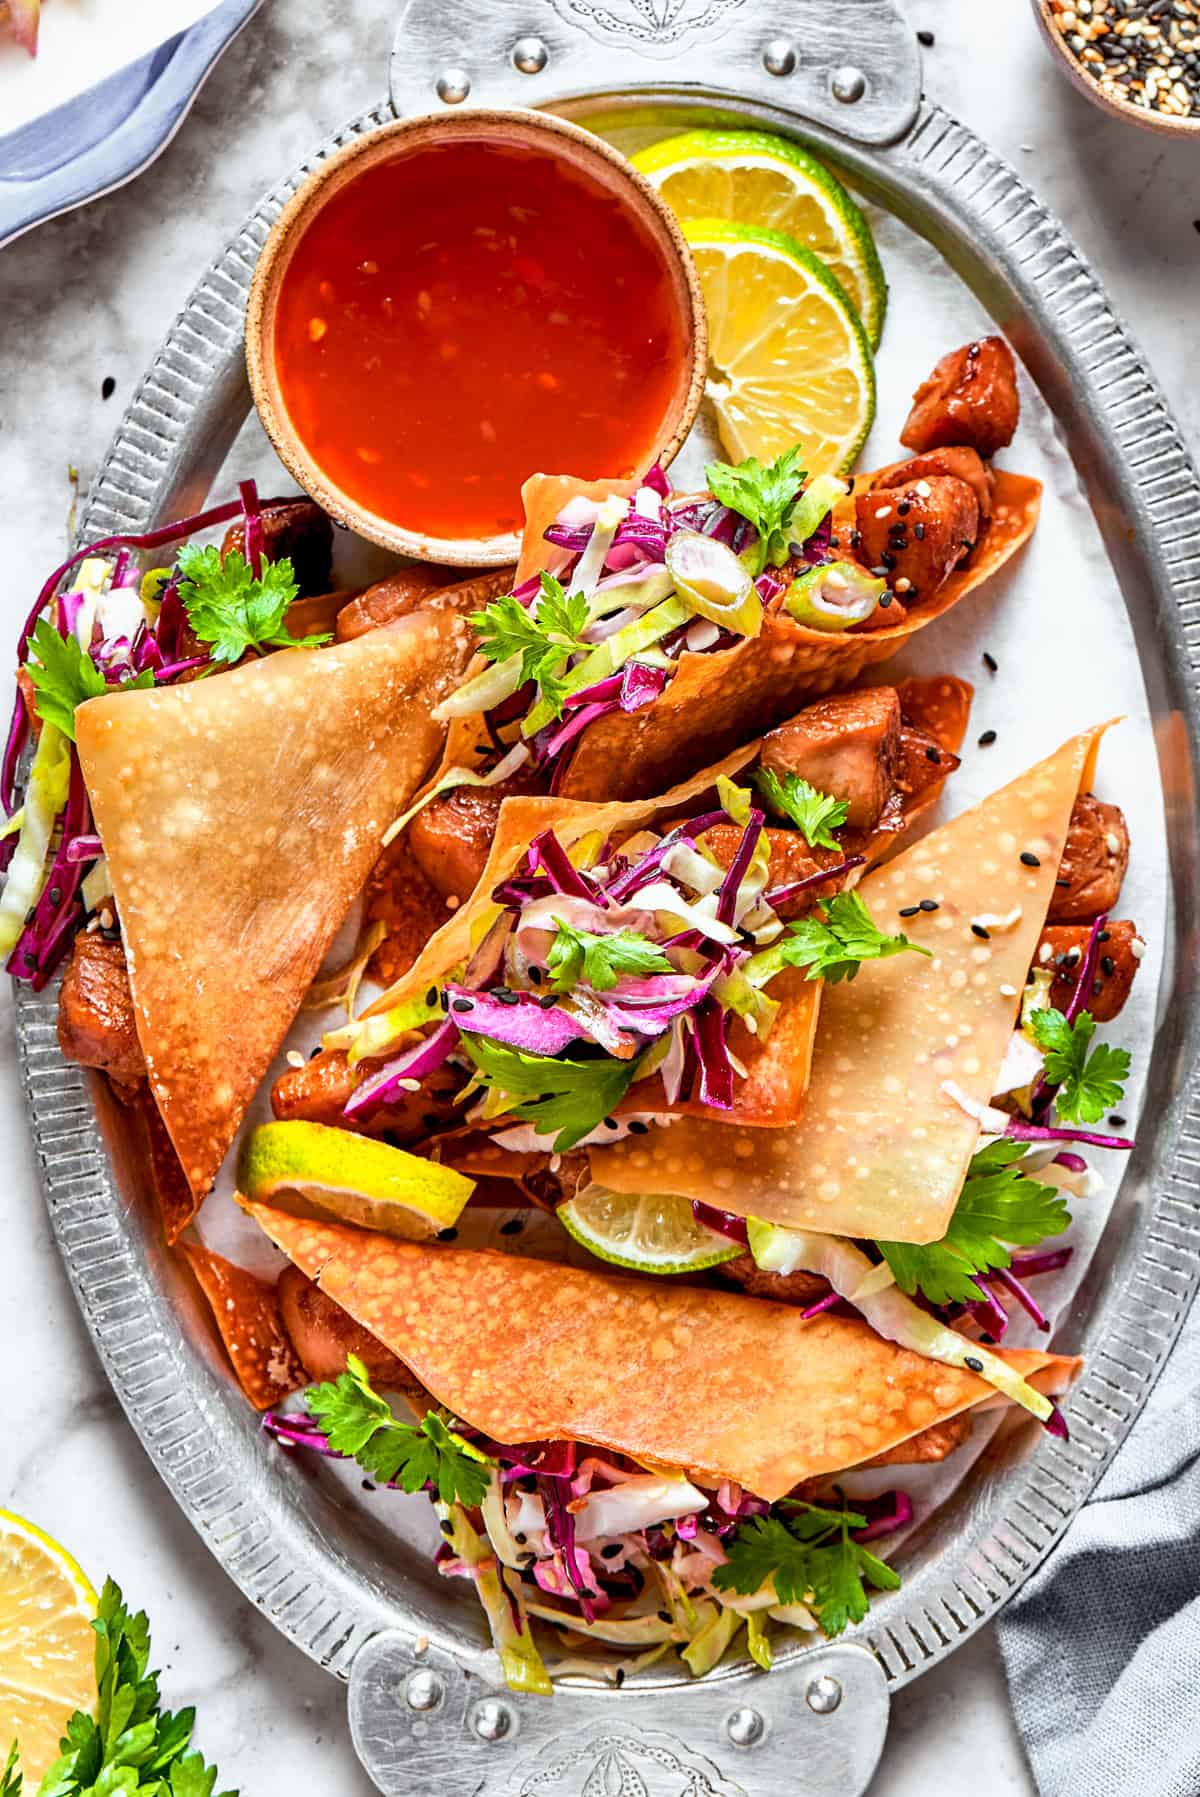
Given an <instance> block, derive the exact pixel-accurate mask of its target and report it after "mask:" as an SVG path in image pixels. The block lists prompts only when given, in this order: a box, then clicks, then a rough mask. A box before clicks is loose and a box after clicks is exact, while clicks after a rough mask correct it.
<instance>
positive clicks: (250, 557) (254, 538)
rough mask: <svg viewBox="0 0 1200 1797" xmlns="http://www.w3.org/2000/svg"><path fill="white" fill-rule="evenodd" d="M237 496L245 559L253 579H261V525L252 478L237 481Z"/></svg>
mask: <svg viewBox="0 0 1200 1797" xmlns="http://www.w3.org/2000/svg"><path fill="white" fill-rule="evenodd" d="M238 496H239V498H240V499H241V502H242V516H243V518H244V520H245V535H246V561H247V563H248V564H249V568H250V572H251V574H253V576H254V578H255V580H261V579H262V560H263V527H262V517H261V515H260V513H259V509H258V487H257V486H256V485H255V483H254V481H252V480H243V481H239V482H238Z"/></svg>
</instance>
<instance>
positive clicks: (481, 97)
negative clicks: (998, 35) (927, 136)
mask: <svg viewBox="0 0 1200 1797" xmlns="http://www.w3.org/2000/svg"><path fill="white" fill-rule="evenodd" d="M646 88H657V89H662V88H670V89H671V90H673V91H674V92H677V93H684V94H686V93H687V92H688V90H689V89H696V90H697V91H699V90H701V89H703V90H704V95H705V98H706V99H707V100H709V101H710V102H711V99H712V97H713V96H714V95H716V96H719V95H721V94H727V95H728V96H729V98H730V99H731V100H732V99H735V98H736V99H737V100H738V101H739V102H740V104H741V105H742V106H745V105H746V103H747V102H749V103H750V104H751V105H761V106H763V107H767V108H770V107H783V108H786V109H787V111H788V112H789V113H792V114H793V115H796V116H799V117H801V118H806V119H811V120H813V121H814V122H816V123H818V124H821V125H825V126H828V127H830V128H831V129H833V130H836V131H840V132H842V133H843V134H844V135H845V136H847V137H851V138H854V139H855V140H856V141H857V142H859V143H868V144H884V143H892V142H894V141H895V139H896V138H898V137H899V136H901V135H902V133H903V132H905V131H906V130H907V129H908V128H909V126H910V125H911V124H912V122H913V120H914V118H915V117H916V113H917V107H918V105H919V103H920V94H921V63H920V52H919V51H918V49H917V42H916V37H915V35H914V33H913V31H912V28H911V27H910V26H909V25H908V24H907V23H906V22H905V20H904V19H903V17H902V16H901V14H900V12H899V11H898V9H897V7H896V5H895V4H894V0H771V4H770V5H769V6H768V5H765V4H763V3H762V0H405V4H404V5H403V6H402V8H401V12H400V20H399V24H398V27H397V31H396V40H395V45H394V47H393V50H392V64H391V96H392V105H393V106H394V108H395V110H396V112H397V114H398V115H400V116H401V117H403V116H405V115H407V114H409V113H415V112H429V111H436V110H437V109H438V108H439V107H440V106H462V105H464V104H466V105H471V106H503V107H509V106H542V105H546V104H552V105H555V106H558V105H567V104H569V103H570V101H571V100H572V99H573V98H576V97H583V96H585V95H586V96H588V97H595V96H597V95H604V94H610V95H613V96H619V95H623V94H627V93H629V92H630V91H631V90H633V91H636V90H638V89H646Z"/></svg>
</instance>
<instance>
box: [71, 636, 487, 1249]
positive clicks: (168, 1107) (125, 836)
mask: <svg viewBox="0 0 1200 1797" xmlns="http://www.w3.org/2000/svg"><path fill="white" fill-rule="evenodd" d="M469 652H470V631H469V628H468V626H467V625H466V623H465V622H464V621H463V620H462V619H461V618H458V617H457V616H455V615H454V614H453V613H452V612H449V611H446V612H427V613H419V614H417V615H415V616H413V617H411V618H406V619H404V620H402V621H401V622H400V623H398V624H395V625H391V626H389V627H388V628H386V629H382V630H378V631H374V632H372V633H371V635H369V636H366V637H362V638H360V639H359V640H357V641H355V642H350V643H344V644H338V645H336V646H334V647H331V648H326V649H316V650H301V649H295V650H285V651H282V652H281V653H279V654H276V655H270V656H268V657H266V658H265V659H263V660H261V661H256V662H252V663H248V664H246V665H245V666H242V667H239V668H235V669H234V670H233V671H232V672H229V673H224V674H219V675H215V676H213V677H212V678H209V679H206V680H198V681H195V682H192V683H190V684H187V685H179V686H172V687H164V688H161V689H159V690H157V691H151V692H123V693H114V694H110V695H108V696H107V697H104V698H98V699H92V700H89V701H88V702H87V704H85V705H82V706H81V707H80V708H79V710H78V712H77V713H76V732H77V738H78V746H79V756H80V761H81V763H82V766H83V773H84V778H85V780H86V782H87V787H88V793H89V796H90V798H91V802H92V809H93V811H94V813H95V817H96V824H97V828H98V830H99V833H100V838H101V841H102V842H103V845H104V852H105V855H106V857H107V861H108V866H109V871H110V874H111V877H112V883H113V891H114V894H115V897H116V902H117V909H118V914H119V917H120V922H121V932H122V936H123V939H124V944H125V951H126V956H127V959H128V965H129V977H130V984H131V987H132V991H133V999H134V1005H135V1009H136V1012H137V1030H138V1037H139V1040H140V1042H141V1046H142V1050H143V1052H144V1054H145V1057H146V1066H147V1072H148V1074H149V1079H150V1086H151V1090H152V1092H153V1094H154V1098H155V1101H156V1103H157V1105H158V1108H159V1110H160V1111H161V1113H162V1117H163V1121H164V1122H165V1124H166V1126H167V1129H168V1131H169V1132H170V1136H171V1140H172V1141H173V1143H174V1145H175V1148H176V1150H177V1152H178V1155H179V1158H180V1161H181V1162H182V1165H183V1170H184V1173H185V1175H186V1177H187V1181H188V1184H189V1186H190V1188H191V1192H192V1195H193V1198H194V1200H195V1203H196V1204H197V1205H198V1204H199V1202H200V1200H201V1199H202V1198H203V1197H204V1195H205V1193H206V1192H207V1191H208V1189H209V1187H210V1186H211V1184H212V1181H213V1178H214V1176H215V1174H216V1172H217V1169H218V1167H219V1166H220V1164H221V1161H222V1159H223V1158H224V1154H225V1151H226V1149H227V1148H228V1146H229V1143H230V1142H231V1140H232V1139H233V1135H234V1133H235V1131H236V1129H237V1127H238V1124H239V1123H240V1122H241V1119H242V1117H243V1115H244V1114H245V1110H246V1106H247V1105H248V1103H249V1101H250V1099H251V1097H252V1096H253V1094H254V1092H255V1090H256V1089H257V1087H258V1085H259V1082H260V1081H261V1079H262V1077H263V1075H264V1074H265V1072H266V1070H267V1068H268V1066H269V1065H270V1063H271V1060H272V1058H273V1057H274V1055H275V1053H276V1051H277V1049H278V1048H279V1045H280V1042H281V1041H282V1040H283V1037H284V1035H285V1034H286V1032H287V1030H288V1027H289V1026H290V1024H291V1023H292V1020H293V1019H294V1017H295V1016H296V1013H297V1011H298V1010H299V1008H300V1002H301V1000H302V998H303V997H304V994H305V992H306V991H307V990H308V987H309V986H310V984H311V983H312V980H313V977H314V975H315V974H316V972H317V969H318V968H319V966H320V964H321V961H322V960H323V958H324V956H325V954H326V951H327V950H328V948H329V946H330V944H331V942H332V941H333V938H334V936H335V935H336V933H337V931H338V929H339V928H340V927H341V924H342V922H343V920H344V918H345V916H346V913H347V912H348V910H349V909H350V906H351V904H352V903H353V901H354V899H355V898H356V897H357V896H358V893H359V892H360V891H361V889H362V885H363V882H364V881H365V879H366V877H367V874H368V873H369V872H370V869H371V867H372V865H373V863H374V861H375V859H376V857H377V855H378V853H379V845H380V841H381V838H382V836H383V833H384V831H385V830H386V828H387V826H388V824H389V823H390V822H391V821H392V819H393V818H394V817H395V816H396V814H397V812H398V811H401V810H402V809H403V808H404V805H405V804H406V802H407V801H408V799H409V798H410V797H411V795H412V793H413V792H414V790H415V789H416V787H417V786H418V784H419V783H420V781H421V779H422V777H423V776H424V774H425V772H426V770H427V768H428V767H429V765H430V762H431V761H432V760H433V758H434V757H435V756H436V755H437V753H438V751H439V749H440V747H441V743H442V738H443V731H442V729H441V728H440V727H439V726H438V725H437V724H435V723H434V721H433V718H432V716H431V712H432V709H433V707H434V706H435V705H436V704H437V703H438V702H439V701H440V700H441V699H442V698H443V697H444V696H445V695H446V693H447V692H449V691H452V690H453V688H454V686H455V684H456V682H457V681H458V679H459V676H460V673H461V670H462V667H463V665H464V663H465V661H466V659H467V656H468V654H469ZM193 1208H194V1207H193ZM186 1222H187V1218H186V1217H183V1216H176V1217H175V1218H174V1219H173V1221H172V1227H171V1232H170V1233H171V1235H172V1238H173V1237H174V1236H175V1235H177V1234H178V1233H179V1231H180V1229H182V1228H183V1227H184V1226H185V1225H186Z"/></svg>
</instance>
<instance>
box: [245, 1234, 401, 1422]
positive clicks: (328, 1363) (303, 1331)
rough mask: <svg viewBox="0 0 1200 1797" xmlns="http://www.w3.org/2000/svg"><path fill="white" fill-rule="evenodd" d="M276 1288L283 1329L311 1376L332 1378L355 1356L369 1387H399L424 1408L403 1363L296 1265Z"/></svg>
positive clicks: (283, 1273)
mask: <svg viewBox="0 0 1200 1797" xmlns="http://www.w3.org/2000/svg"><path fill="white" fill-rule="evenodd" d="M275 1290H276V1293H277V1295H278V1298H279V1311H280V1315H281V1316H282V1318H283V1327H284V1329H285V1331H286V1332H287V1335H288V1338H289V1340H290V1341H291V1344H292V1346H293V1348H295V1350H296V1353H297V1355H298V1356H299V1359H300V1361H301V1363H302V1364H303V1367H304V1370H305V1372H306V1373H307V1374H308V1376H309V1378H310V1379H312V1380H314V1381H316V1382H320V1381H322V1380H325V1379H336V1378H337V1377H338V1375H339V1374H340V1373H344V1372H345V1370H346V1356H347V1355H348V1354H357V1356H358V1358H359V1359H360V1360H361V1361H362V1363H363V1365H364V1366H365V1367H366V1369H367V1373H368V1374H369V1376H370V1379H371V1383H372V1384H373V1385H376V1386H383V1387H384V1388H385V1389H386V1390H389V1391H402V1392H404V1394H405V1396H406V1397H407V1396H410V1395H411V1396H412V1397H413V1399H414V1401H416V1402H417V1403H419V1404H420V1407H421V1409H422V1410H424V1409H426V1408H427V1407H428V1405H427V1401H426V1396H425V1391H424V1388H423V1387H422V1386H421V1385H420V1384H418V1382H417V1380H416V1379H415V1378H414V1377H413V1375H412V1374H411V1373H410V1372H409V1370H408V1368H407V1367H406V1366H405V1364H404V1362H403V1361H402V1360H399V1359H397V1357H396V1355H395V1354H393V1353H392V1351H391V1349H390V1348H385V1347H384V1345H383V1343H382V1342H381V1341H380V1340H379V1339H378V1337H377V1336H374V1335H372V1334H371V1332H370V1330H369V1329H364V1328H363V1326H362V1324H361V1323H356V1322H355V1320H354V1318H353V1317H352V1316H351V1315H350V1313H349V1311H346V1310H343V1309H342V1307H341V1305H340V1304H338V1303H337V1302H336V1301H335V1300H334V1299H333V1298H331V1297H329V1296H328V1295H327V1294H326V1293H325V1292H323V1291H322V1290H321V1288H320V1286H319V1285H315V1284H314V1283H313V1281H312V1280H311V1279H308V1278H306V1277H305V1275H304V1274H303V1273H302V1272H301V1271H300V1269H299V1267H285V1268H284V1269H283V1272H282V1273H281V1274H280V1275H279V1280H278V1283H277V1285H276V1287H275Z"/></svg>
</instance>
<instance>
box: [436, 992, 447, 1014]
mask: <svg viewBox="0 0 1200 1797" xmlns="http://www.w3.org/2000/svg"><path fill="white" fill-rule="evenodd" d="M438 1003H439V1005H441V1007H442V1009H443V1011H448V1010H449V1009H450V994H449V993H448V992H442V993H439V995H438Z"/></svg>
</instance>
